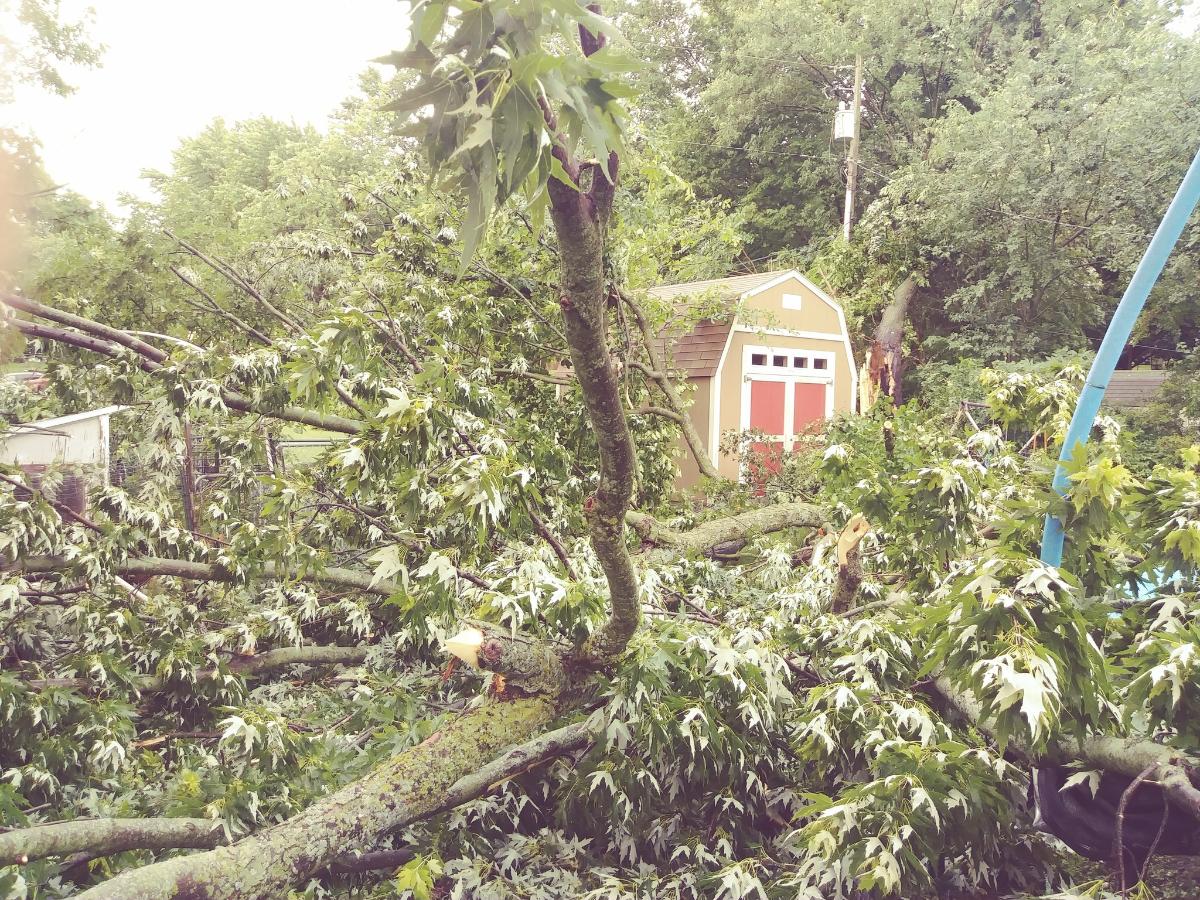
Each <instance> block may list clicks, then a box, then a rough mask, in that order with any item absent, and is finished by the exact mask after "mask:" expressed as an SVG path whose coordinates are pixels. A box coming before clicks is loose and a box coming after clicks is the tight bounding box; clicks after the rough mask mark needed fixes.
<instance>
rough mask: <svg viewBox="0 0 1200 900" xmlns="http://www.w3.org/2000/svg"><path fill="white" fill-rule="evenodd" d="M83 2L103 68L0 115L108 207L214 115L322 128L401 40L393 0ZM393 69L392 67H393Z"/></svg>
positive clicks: (59, 176)
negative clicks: (62, 93) (62, 91)
mask: <svg viewBox="0 0 1200 900" xmlns="http://www.w3.org/2000/svg"><path fill="white" fill-rule="evenodd" d="M89 6H90V7H91V8H92V9H93V10H94V11H95V18H94V22H93V27H92V28H91V29H90V31H91V34H92V35H93V38H94V40H95V41H96V42H98V43H101V44H104V45H105V46H106V48H107V49H106V51H105V53H104V59H103V65H102V66H101V67H100V68H99V69H96V70H83V71H78V72H71V73H69V75H70V76H72V77H69V78H68V80H69V81H70V82H71V83H72V84H74V85H77V86H78V90H77V91H76V92H75V93H74V94H72V95H71V96H70V97H66V98H58V97H51V96H46V95H45V94H43V93H41V92H34V91H25V92H23V93H22V95H21V96H19V97H18V100H17V102H16V103H15V104H13V105H12V106H9V107H7V108H5V107H2V106H0V118H3V119H4V120H8V121H10V122H15V123H16V124H17V125H19V126H22V129H23V130H25V131H29V132H32V133H33V134H35V135H37V136H38V137H39V138H40V139H41V141H42V157H43V159H44V161H45V164H46V167H47V169H48V170H49V172H50V175H51V177H52V178H54V179H55V180H56V181H59V182H66V183H67V184H68V185H69V186H70V187H71V188H72V189H73V190H76V191H78V192H80V193H81V194H84V195H86V196H88V197H90V198H92V199H94V200H99V201H101V202H104V203H105V204H106V205H108V206H109V207H110V208H114V210H115V207H116V200H117V195H118V194H120V193H122V192H126V191H127V192H131V193H135V194H138V195H141V196H144V197H147V196H150V194H149V188H148V186H147V185H146V183H145V182H144V181H142V180H141V179H140V178H139V173H140V172H141V170H142V169H147V168H152V169H168V168H169V167H170V163H171V151H172V150H173V149H174V148H175V147H176V145H177V144H178V143H179V140H180V139H181V138H183V137H187V136H190V135H194V134H196V133H198V132H199V131H201V130H202V129H203V128H204V126H205V125H206V124H208V123H209V122H210V121H212V120H213V119H214V118H216V117H217V116H222V117H224V119H225V120H226V121H227V122H234V121H238V120H240V119H246V118H251V117H254V116H258V115H269V116H272V117H274V118H277V119H282V120H284V121H289V120H292V121H295V122H297V123H310V124H313V125H317V126H323V125H324V124H325V120H326V117H327V115H328V114H329V113H330V112H332V111H333V110H334V109H335V108H336V107H337V105H338V103H339V102H340V101H341V100H342V99H344V98H345V97H347V96H349V95H350V94H351V93H353V92H354V90H355V88H356V86H357V83H358V82H357V77H358V74H359V73H360V72H361V71H362V70H363V69H364V68H366V67H367V65H368V60H370V59H372V58H373V57H377V56H382V55H383V54H385V53H388V52H389V51H391V50H396V49H401V48H403V47H404V46H405V44H406V43H407V42H408V4H407V3H402V2H399V0H342V2H340V3H331V2H329V0H203V2H197V0H88V2H81V0H66V2H64V3H63V8H64V10H65V11H66V12H67V14H68V15H67V18H68V20H69V19H70V18H71V17H72V15H73V14H78V13H79V12H80V11H84V10H86V9H87V8H88V7H89ZM390 71H392V70H390V69H389V70H388V72H390Z"/></svg>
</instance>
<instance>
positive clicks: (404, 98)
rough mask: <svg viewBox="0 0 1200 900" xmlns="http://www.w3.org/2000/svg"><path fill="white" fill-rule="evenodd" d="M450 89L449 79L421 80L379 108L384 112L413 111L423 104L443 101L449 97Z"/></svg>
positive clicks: (437, 103)
mask: <svg viewBox="0 0 1200 900" xmlns="http://www.w3.org/2000/svg"><path fill="white" fill-rule="evenodd" d="M450 91H451V85H450V82H449V81H446V80H441V81H423V82H421V83H420V84H418V85H417V86H416V87H414V88H411V89H409V90H407V91H405V92H404V93H403V94H401V95H400V96H399V97H397V98H396V99H395V100H392V101H391V102H390V103H387V104H385V105H384V106H382V107H380V108H381V109H383V110H384V111H385V112H398V113H406V112H413V111H414V110H418V109H421V108H422V107H425V106H431V105H432V106H437V105H439V104H442V103H445V102H446V100H447V99H448V98H449V97H450Z"/></svg>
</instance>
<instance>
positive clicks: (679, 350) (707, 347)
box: [658, 319, 732, 378]
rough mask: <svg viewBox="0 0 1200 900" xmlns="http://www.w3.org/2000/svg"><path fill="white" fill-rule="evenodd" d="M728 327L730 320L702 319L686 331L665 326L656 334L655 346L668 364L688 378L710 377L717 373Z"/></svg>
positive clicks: (727, 334)
mask: <svg viewBox="0 0 1200 900" xmlns="http://www.w3.org/2000/svg"><path fill="white" fill-rule="evenodd" d="M731 327H732V322H714V321H712V320H711V319H705V320H704V321H703V322H698V323H696V325H695V327H693V328H692V330H691V331H689V332H687V333H685V334H680V333H679V332H678V331H674V332H672V331H671V330H669V329H664V330H663V332H662V333H661V334H660V335H659V341H660V343H659V348H658V349H659V352H660V353H665V354H666V356H667V365H668V366H669V367H670V368H672V369H678V370H679V371H680V372H682V373H683V374H684V376H686V377H687V378H703V377H711V376H713V375H715V374H717V363H719V362H720V361H721V352H722V351H723V350H724V349H725V342H726V341H727V340H729V329H730V328H731Z"/></svg>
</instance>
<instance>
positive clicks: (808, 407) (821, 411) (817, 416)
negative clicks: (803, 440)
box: [792, 381, 829, 434]
mask: <svg viewBox="0 0 1200 900" xmlns="http://www.w3.org/2000/svg"><path fill="white" fill-rule="evenodd" d="M828 390H829V385H827V384H809V383H806V382H803V381H798V382H796V395H795V404H794V405H793V407H792V419H793V424H792V434H803V433H804V432H806V431H810V430H813V429H814V428H819V427H820V424H821V422H822V421H823V420H824V419H825V392H826V391H828Z"/></svg>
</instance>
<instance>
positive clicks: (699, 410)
mask: <svg viewBox="0 0 1200 900" xmlns="http://www.w3.org/2000/svg"><path fill="white" fill-rule="evenodd" d="M648 293H649V294H650V295H651V296H652V297H655V298H657V299H658V300H660V301H667V302H669V303H671V304H672V305H676V306H677V308H678V310H679V313H680V316H681V317H682V316H685V315H686V313H687V311H688V310H689V309H693V308H694V305H695V304H699V303H708V302H710V301H716V302H717V303H718V304H719V305H720V306H722V307H725V306H727V308H728V314H726V315H715V316H713V317H711V318H707V319H703V320H701V321H699V322H697V323H696V324H695V325H693V326H691V327H690V328H689V329H688V330H686V331H683V330H682V329H674V330H672V329H670V328H668V329H667V331H666V332H665V336H664V339H663V345H662V349H663V350H664V351H665V353H666V356H667V360H668V365H669V366H670V367H671V369H672V370H673V371H676V372H678V373H679V374H680V375H682V376H683V377H685V378H686V379H687V383H688V385H689V387H690V388H691V393H692V405H691V409H690V415H691V418H692V422H693V423H694V424H695V426H696V430H697V432H699V434H700V438H701V440H702V441H703V442H704V445H705V450H706V452H707V453H708V454H709V456H710V458H711V459H712V461H713V463H714V464H715V465H716V467H717V469H718V471H719V472H720V473H721V474H722V475H726V476H728V477H730V478H738V477H740V476H741V475H742V474H743V462H744V460H742V459H741V458H740V457H739V456H738V455H737V454H736V453H723V452H721V441H722V437H723V436H725V435H728V434H730V433H743V432H748V431H751V430H753V431H755V432H758V433H759V434H760V438H761V439H760V440H758V441H756V442H755V443H754V444H753V445H752V446H751V448H750V450H751V452H752V453H757V454H763V455H764V456H773V457H775V458H777V457H778V455H779V454H781V453H787V452H789V451H791V450H792V449H793V447H794V446H795V441H796V438H797V436H798V435H800V434H803V433H804V432H806V431H811V430H813V429H815V428H819V427H820V426H821V423H822V422H824V420H825V419H827V418H828V417H830V416H832V415H833V414H834V413H838V412H845V413H849V412H852V411H853V410H854V409H856V408H857V399H858V369H857V367H856V366H855V364H854V353H853V351H852V350H851V348H850V337H849V334H848V332H847V330H846V316H845V313H843V312H842V308H841V306H839V305H838V304H837V302H836V301H835V300H834V299H833V298H832V297H830V296H829V295H828V294H827V293H825V292H824V291H823V290H821V289H820V288H819V287H817V286H816V285H815V284H813V283H812V282H811V281H809V280H808V279H807V278H805V277H804V276H803V275H801V274H800V273H799V272H797V271H795V270H788V271H776V272H764V273H762V274H760V275H739V276H735V277H732V278H719V279H715V280H712V281H694V282H690V283H687V284H669V285H663V286H661V287H657V288H652V289H651V290H650V291H648ZM679 466H680V470H681V474H680V478H679V486H680V487H687V486H689V485H691V484H694V483H695V482H696V481H698V480H699V477H700V475H699V471H698V469H697V467H696V463H695V460H693V459H692V458H691V456H690V454H688V453H687V452H686V450H683V451H681V456H680V459H679Z"/></svg>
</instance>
